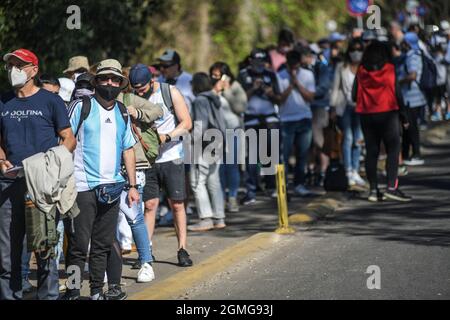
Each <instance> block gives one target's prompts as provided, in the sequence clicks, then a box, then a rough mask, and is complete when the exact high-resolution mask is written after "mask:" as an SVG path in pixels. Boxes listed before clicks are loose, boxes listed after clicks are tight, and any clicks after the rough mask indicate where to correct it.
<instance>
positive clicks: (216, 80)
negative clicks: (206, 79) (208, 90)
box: [210, 77, 220, 87]
mask: <svg viewBox="0 0 450 320" xmlns="http://www.w3.org/2000/svg"><path fill="white" fill-rule="evenodd" d="M210 79H211V84H212V86H213V87H214V86H215V85H216V84H217V82H219V81H220V79H215V78H211V77H210Z"/></svg>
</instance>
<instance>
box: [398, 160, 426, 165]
mask: <svg viewBox="0 0 450 320" xmlns="http://www.w3.org/2000/svg"><path fill="white" fill-rule="evenodd" d="M403 163H404V164H406V165H407V166H422V165H424V164H425V160H423V159H422V158H412V159H408V160H405V161H403Z"/></svg>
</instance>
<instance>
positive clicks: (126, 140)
mask: <svg viewBox="0 0 450 320" xmlns="http://www.w3.org/2000/svg"><path fill="white" fill-rule="evenodd" d="M121 70H122V66H121V64H120V63H119V62H118V61H117V60H114V59H107V60H103V61H101V62H100V64H99V65H98V67H97V73H96V75H95V77H94V78H93V79H92V85H93V86H94V87H95V95H94V96H92V97H90V98H89V100H88V101H90V106H91V108H90V111H89V114H88V115H87V117H86V112H85V111H84V110H86V106H85V104H86V101H83V100H77V101H75V102H73V103H72V105H71V108H70V110H69V115H70V122H71V125H72V130H73V131H74V132H75V135H76V136H77V139H78V145H77V149H76V150H75V181H76V186H77V190H78V195H77V204H78V207H79V208H80V214H79V215H78V216H77V217H76V218H75V219H73V221H71V222H69V221H68V222H67V223H66V225H65V227H66V232H67V233H68V235H69V237H68V238H69V241H68V249H67V257H66V266H67V267H68V266H77V267H78V268H79V270H84V264H85V261H86V257H87V256H88V247H89V242H90V243H91V245H90V252H89V282H90V298H91V300H103V299H104V298H105V297H104V294H103V285H104V284H103V280H104V276H105V272H106V267H107V260H108V255H109V254H110V253H111V250H116V249H117V246H118V245H117V243H116V242H115V233H116V229H117V219H118V214H119V198H120V195H121V193H122V190H123V189H124V188H125V187H126V188H127V190H128V206H129V207H131V206H132V204H133V203H137V202H138V201H139V193H138V191H137V185H136V172H135V165H136V161H135V154H134V150H133V146H134V145H135V144H136V140H135V139H134V137H133V133H132V131H131V121H130V119H129V114H128V113H127V112H126V111H125V113H124V110H122V107H121V105H120V104H118V102H117V101H116V99H117V97H118V95H119V94H120V92H121V91H122V90H123V89H124V88H125V87H126V86H127V85H128V79H127V78H125V77H124V76H123V75H122V72H121ZM83 106H85V107H84V109H83ZM81 119H84V120H81ZM80 121H81V122H80ZM122 158H123V162H124V164H125V167H126V172H127V177H128V181H129V184H128V185H127V186H125V179H124V177H123V176H122V175H121V173H120V169H121V162H122ZM115 267H117V268H121V265H117V266H115ZM113 281H114V282H113ZM111 290H114V291H120V290H121V288H120V277H119V278H118V279H109V288H108V291H111ZM79 298H80V289H67V290H66V293H65V294H64V296H62V298H61V299H63V300H78V299H79Z"/></svg>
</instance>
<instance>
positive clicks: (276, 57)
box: [269, 28, 295, 72]
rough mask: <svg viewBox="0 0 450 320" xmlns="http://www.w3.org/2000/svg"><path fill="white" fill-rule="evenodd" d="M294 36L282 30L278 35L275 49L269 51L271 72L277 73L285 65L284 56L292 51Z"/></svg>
mask: <svg viewBox="0 0 450 320" xmlns="http://www.w3.org/2000/svg"><path fill="white" fill-rule="evenodd" d="M294 43H295V36H294V33H293V32H292V31H291V30H289V29H287V28H283V29H281V30H280V32H279V33H278V43H277V47H276V48H275V49H272V50H270V51H269V56H270V60H271V65H272V70H273V71H274V72H278V71H279V70H280V68H281V67H282V66H283V65H284V64H285V63H286V54H287V53H288V52H289V51H292V50H293V49H294Z"/></svg>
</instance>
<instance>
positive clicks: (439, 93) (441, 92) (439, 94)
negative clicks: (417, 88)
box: [434, 84, 447, 100]
mask: <svg viewBox="0 0 450 320" xmlns="http://www.w3.org/2000/svg"><path fill="white" fill-rule="evenodd" d="M434 98H435V99H439V100H440V99H446V98H447V88H446V86H445V84H444V85H441V86H436V87H435V88H434Z"/></svg>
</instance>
